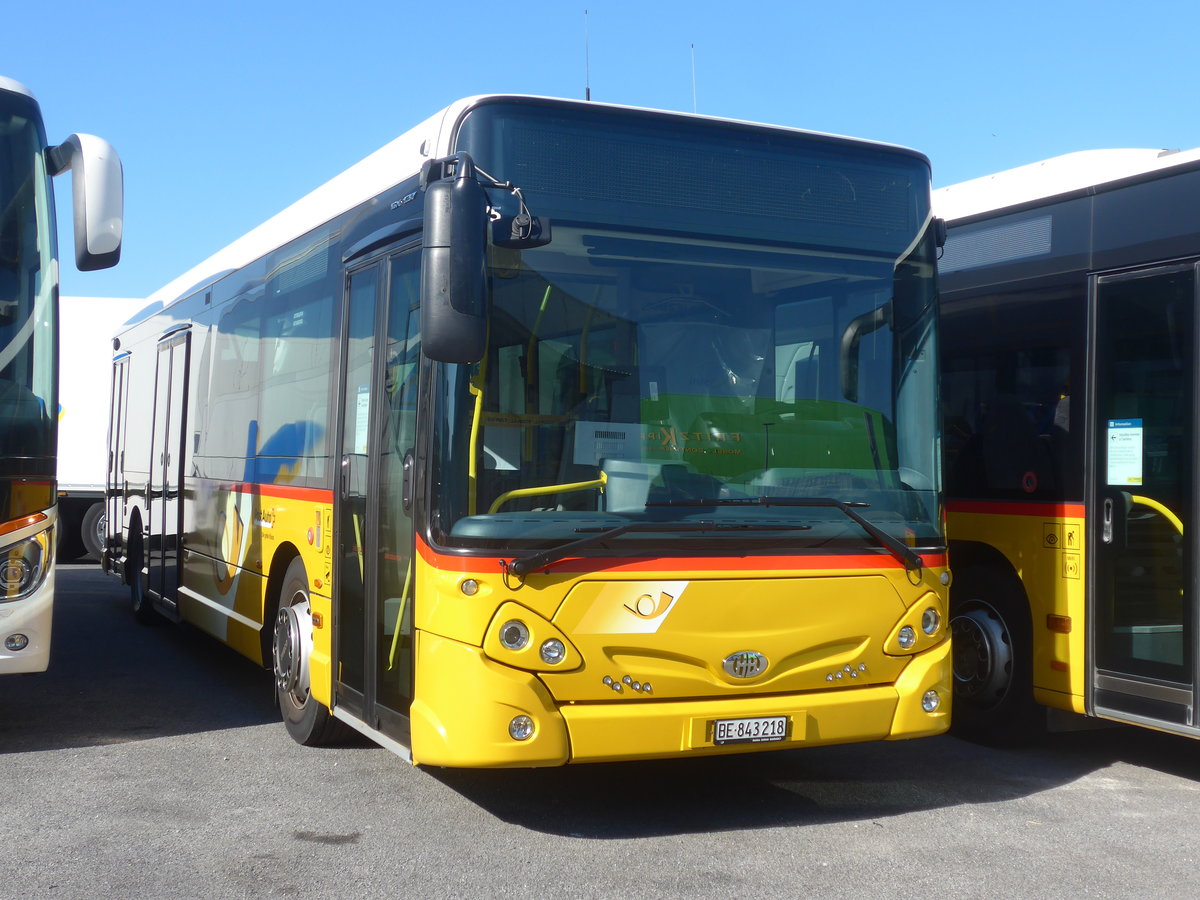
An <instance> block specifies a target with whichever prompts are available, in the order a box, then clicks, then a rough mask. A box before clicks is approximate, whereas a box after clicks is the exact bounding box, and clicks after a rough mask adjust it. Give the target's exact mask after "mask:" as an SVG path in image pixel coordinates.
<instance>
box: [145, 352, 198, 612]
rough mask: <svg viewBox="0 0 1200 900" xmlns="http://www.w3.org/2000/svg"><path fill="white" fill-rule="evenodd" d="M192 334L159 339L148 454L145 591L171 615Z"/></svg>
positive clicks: (176, 580)
mask: <svg viewBox="0 0 1200 900" xmlns="http://www.w3.org/2000/svg"><path fill="white" fill-rule="evenodd" d="M190 348H191V331H190V330H182V331H175V332H171V333H169V334H167V335H164V336H163V338H162V339H161V340H160V341H159V343H158V362H157V365H156V366H155V373H154V430H153V438H152V441H153V443H152V444H151V453H150V497H149V506H150V516H149V519H150V542H149V543H150V545H149V552H148V553H147V554H146V559H147V563H148V568H149V581H148V583H147V589H148V590H149V591H150V592H151V593H152V594H155V595H157V596H158V598H159V599H160V600H161V604H162V606H163V608H164V609H165V610H166V611H167V612H168V613H174V611H175V608H176V602H175V591H176V588H177V587H178V586H179V563H180V553H179V549H180V547H179V545H180V537H181V535H182V533H183V529H182V524H183V521H182V520H183V505H182V490H183V462H184V455H185V454H184V423H185V419H186V413H187V390H188V362H189V360H188V356H189V350H190Z"/></svg>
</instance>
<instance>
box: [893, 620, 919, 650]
mask: <svg viewBox="0 0 1200 900" xmlns="http://www.w3.org/2000/svg"><path fill="white" fill-rule="evenodd" d="M896 640H897V641H898V642H899V644H900V648H901V649H902V650H907V649H909V648H910V647H911V646H912V645H913V644H915V643H916V642H917V633H916V632H915V631H913V629H912V626H911V625H905V626H904V627H903V628H901V629H900V633H899V634H898V635H896Z"/></svg>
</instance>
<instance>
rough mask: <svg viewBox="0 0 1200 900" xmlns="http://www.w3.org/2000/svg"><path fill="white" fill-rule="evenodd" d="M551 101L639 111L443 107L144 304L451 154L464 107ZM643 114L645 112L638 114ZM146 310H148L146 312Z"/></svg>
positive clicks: (162, 301)
mask: <svg viewBox="0 0 1200 900" xmlns="http://www.w3.org/2000/svg"><path fill="white" fill-rule="evenodd" d="M497 99H499V100H506V99H512V100H551V101H552V102H559V103H577V104H578V105H580V106H584V105H586V106H591V107H602V108H607V109H640V108H638V107H630V106H621V105H618V104H607V103H592V102H585V101H582V100H562V99H558V98H549V97H533V96H526V95H514V94H495V95H490V94H489V95H477V96H473V97H466V98H463V99H462V100H458V101H456V102H455V103H452V104H451V105H450V106H447V107H446V108H445V109H443V110H441V111H440V112H437V113H434V115H432V116H430V117H429V118H428V119H426V120H425V121H424V122H421V123H420V124H419V125H417V126H415V127H414V128H411V129H410V130H408V131H407V132H405V133H404V134H402V135H400V136H399V137H398V138H396V139H394V140H393V141H391V142H390V143H388V144H385V145H384V146H383V147H381V148H380V149H378V150H376V151H375V152H374V153H372V154H371V155H370V156H368V157H366V158H365V159H363V160H361V161H360V162H357V163H355V164H354V165H352V166H351V167H350V168H348V169H346V170H345V171H344V172H342V173H341V174H340V175H337V176H336V177H334V178H333V179H332V180H330V181H328V182H326V183H325V184H323V185H321V186H320V187H318V188H317V189H316V190H314V191H312V192H311V193H310V194H308V195H306V196H304V197H302V198H301V199H300V200H297V201H296V202H295V203H293V204H292V205H291V206H289V207H287V208H286V209H284V210H283V211H282V212H280V213H277V214H276V215H274V216H272V217H271V218H270V219H267V221H265V222H263V223H262V224H261V225H259V226H258V227H256V228H254V229H252V230H251V231H249V232H247V233H246V234H244V235H243V236H242V237H240V238H238V239H237V240H235V241H234V242H233V243H231V244H229V245H228V246H227V247H224V248H222V249H221V250H218V251H217V252H216V253H214V254H213V255H212V256H210V257H209V258H208V259H206V260H204V261H203V262H202V263H200V264H199V265H196V266H194V267H192V268H191V269H189V270H188V271H186V272H184V273H183V274H182V275H180V276H179V277H178V278H175V279H173V280H172V281H170V282H168V283H167V284H166V285H164V286H163V287H161V288H159V289H158V290H157V291H155V292H154V293H152V294H151V295H150V296H149V298H148V299H147V303H148V304H150V305H151V306H153V307H161V306H166V305H168V304H170V303H171V302H172V301H174V300H176V299H178V298H179V297H181V296H183V294H184V293H185V292H189V293H190V292H191V291H193V290H195V289H196V288H199V287H201V286H202V285H205V284H208V283H211V282H213V281H215V280H217V276H219V275H222V274H224V273H227V272H230V271H234V270H236V269H240V268H241V267H243V266H245V265H247V264H248V263H251V262H253V261H254V260H256V259H258V258H259V257H261V256H264V255H265V254H267V253H270V252H271V251H272V250H274V249H276V248H277V247H280V246H282V245H284V244H286V243H287V242H288V241H291V240H293V239H295V238H297V237H299V236H300V235H302V234H304V233H306V232H308V231H310V230H312V229H313V228H316V227H317V226H319V225H321V224H323V223H325V222H328V221H330V220H331V219H333V218H335V217H336V216H339V215H341V214H342V213H344V212H346V211H347V210H350V209H353V208H354V207H356V206H358V205H359V204H361V203H364V202H366V201H367V200H369V199H371V198H372V197H375V196H377V195H378V194H380V193H382V192H383V191H385V190H387V189H388V188H390V187H393V186H395V185H397V184H399V183H400V182H401V181H403V180H404V179H405V178H408V177H409V176H411V175H414V174H416V172H417V171H418V170H419V169H420V167H421V163H422V162H424V160H425V159H427V158H431V159H438V158H440V157H443V156H447V155H448V154H449V153H450V152H451V148H450V146H449V144H450V139H451V135H452V132H453V129H454V126H455V123H456V122H458V120H459V118H460V117H461V116H462V115H463V113H465V112H466V111H467V110H468V109H470V108H471V107H473V106H476V105H478V104H479V103H481V102H484V101H489V100H497ZM640 111H647V110H640ZM650 111H653V112H662V113H663V114H664V115H670V116H676V117H679V118H684V119H698V120H702V121H708V122H713V121H717V122H728V123H730V124H738V125H753V126H758V127H767V128H775V129H778V130H781V131H792V132H795V133H796V134H808V135H813V136H818V137H823V138H831V139H834V140H847V141H849V140H853V141H854V142H855V143H861V144H869V145H872V146H876V147H881V148H882V147H886V148H890V149H895V150H901V151H904V152H906V153H913V154H914V155H919V154H916V152H915V151H913V150H909V149H908V148H905V147H900V146H898V145H894V144H886V143H882V142H879V141H868V140H860V139H858V138H847V137H844V136H841V135H834V134H824V133H821V132H813V131H805V130H804V129H799V128H789V127H787V126H781V125H766V124H764V123H758V122H747V121H742V120H739V119H724V118H718V117H714V116H698V115H695V114H693V113H684V112H669V111H665V110H650ZM146 312H150V309H147V310H146Z"/></svg>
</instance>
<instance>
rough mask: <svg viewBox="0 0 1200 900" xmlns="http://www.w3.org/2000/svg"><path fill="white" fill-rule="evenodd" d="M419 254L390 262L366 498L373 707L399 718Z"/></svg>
mask: <svg viewBox="0 0 1200 900" xmlns="http://www.w3.org/2000/svg"><path fill="white" fill-rule="evenodd" d="M419 274H420V256H419V255H417V254H415V253H414V254H409V255H408V256H405V257H402V258H400V259H396V260H393V262H392V269H391V279H390V286H389V289H388V324H387V336H386V342H387V346H386V347H384V348H383V351H382V355H383V359H384V384H383V391H382V393H381V394H380V395H379V397H380V406H381V414H382V416H383V418H384V422H383V427H382V429H381V431H380V434H381V440H380V442H379V456H380V460H379V469H378V471H379V484H378V490H375V491H372V492H371V497H372V502H373V503H375V504H377V506H376V508H375V512H376V514H377V515H378V522H379V529H378V534H379V553H378V558H377V568H376V572H377V576H376V577H377V579H378V581H377V591H376V602H377V603H378V605H379V616H378V620H379V628H378V634H377V640H378V647H377V652H376V659H377V661H378V680H379V688H378V695H377V696H378V702H379V703H380V704H381V705H383V706H385V707H387V708H389V709H392V710H396V711H399V712H403V713H407V712H408V705H409V702H410V701H411V699H412V621H413V620H412V598H413V559H412V554H413V526H412V518H411V516H410V514H409V512H408V511H407V510H405V508H404V460H405V458H406V457H407V456H409V454H411V453H412V451H413V445H414V442H415V434H416V425H417V373H418V370H419V368H420V367H419V362H420V358H421V344H420V333H419V330H418V323H419V320H420V315H419V307H418V304H417V298H418V277H419Z"/></svg>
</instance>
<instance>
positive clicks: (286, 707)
mask: <svg viewBox="0 0 1200 900" xmlns="http://www.w3.org/2000/svg"><path fill="white" fill-rule="evenodd" d="M312 646H313V637H312V608H311V606H310V604H309V599H308V575H307V573H306V572H305V571H304V561H303V560H302V559H300V557H296V558H295V559H293V560H292V562H291V564H290V565H288V568H287V572H286V573H285V574H284V576H283V589H282V591H281V592H280V595H279V612H278V613H277V614H276V616H275V632H274V639H273V641H272V651H271V661H272V669H273V671H274V674H275V697H276V700H277V701H278V703H279V711H280V713H281V714H282V715H283V723H284V725H286V726H287V730H288V734H290V735H291V736H292V738H293V739H294V740H295V741H296V742H297V743H300V744H304V745H306V746H310V747H311V746H319V745H321V744H330V743H334V742H337V741H340V740H342V739H344V738H345V737H346V736H347V735H348V734H349V729H348V728H347V727H346V726H345V725H343V724H342V723H341V722H339V721H338V720H337V719H335V718H334V717H333V716H332V715H330V712H329V710H328V709H326V708H325V706H323V705H322V704H321V703H319V702H318V701H316V700H314V699H313V697H312V690H311V682H310V678H309V660H310V659H311V658H312Z"/></svg>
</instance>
